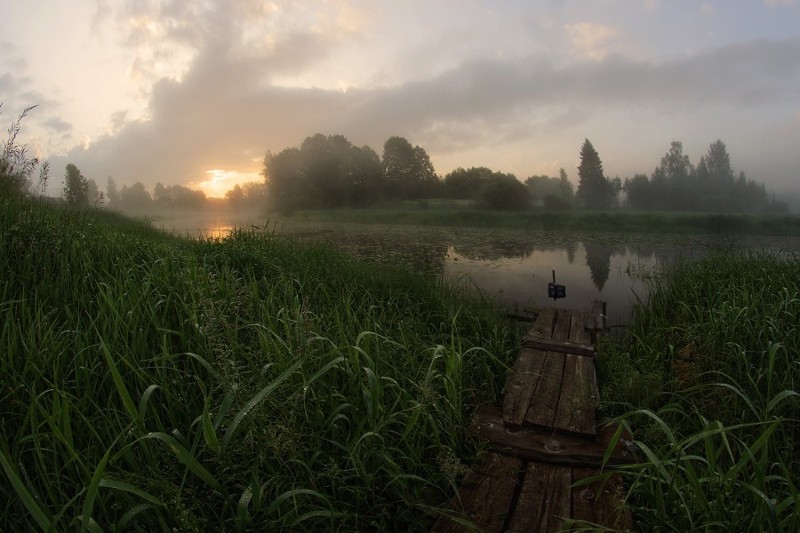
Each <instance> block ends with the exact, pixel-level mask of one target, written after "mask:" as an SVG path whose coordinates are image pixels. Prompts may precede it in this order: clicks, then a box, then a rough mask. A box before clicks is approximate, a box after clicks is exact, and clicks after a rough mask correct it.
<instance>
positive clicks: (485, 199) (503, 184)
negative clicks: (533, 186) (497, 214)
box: [475, 172, 531, 211]
mask: <svg viewBox="0 0 800 533" xmlns="http://www.w3.org/2000/svg"><path fill="white" fill-rule="evenodd" d="M475 203H476V205H477V206H478V207H482V208H484V209H494V210H501V211H523V210H525V209H529V208H530V207H531V197H530V194H529V193H528V187H526V186H525V184H523V183H522V182H521V181H519V180H518V179H517V177H516V176H514V175H513V174H503V173H501V172H495V173H494V174H492V175H491V176H490V177H489V178H487V179H486V181H485V183H484V184H483V186H482V187H481V191H480V193H479V194H478V197H477V198H476V200H475Z"/></svg>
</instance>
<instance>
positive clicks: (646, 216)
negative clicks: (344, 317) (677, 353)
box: [269, 200, 800, 237]
mask: <svg viewBox="0 0 800 533" xmlns="http://www.w3.org/2000/svg"><path fill="white" fill-rule="evenodd" d="M269 217H270V220H271V221H272V222H279V221H282V220H309V221H311V220H313V221H318V222H351V223H359V224H407V225H417V226H455V227H484V228H514V229H529V230H543V231H590V232H591V231H594V232H627V233H673V234H711V235H721V236H730V237H735V236H737V235H800V216H798V215H788V214H786V215H755V214H750V215H748V214H727V215H726V214H705V213H681V212H650V211H632V210H606V211H591V210H569V211H543V210H541V211H524V212H509V211H483V210H478V209H470V208H469V207H468V206H464V205H463V204H459V203H454V202H452V201H448V200H444V201H430V202H425V201H422V202H406V203H404V204H402V205H400V204H395V205H393V206H388V207H385V208H375V209H325V210H304V211H296V212H289V213H285V212H279V213H273V214H271V215H269Z"/></svg>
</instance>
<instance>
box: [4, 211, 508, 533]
mask: <svg viewBox="0 0 800 533" xmlns="http://www.w3.org/2000/svg"><path fill="white" fill-rule="evenodd" d="M1 202H2V205H1V206H0V208H1V209H0V271H1V272H3V275H2V278H1V279H0V312H2V315H3V320H2V325H0V346H2V349H0V353H2V355H1V356H0V376H1V378H0V379H2V383H1V384H0V467H2V468H0V471H1V472H2V473H0V523H2V524H3V525H4V528H6V529H8V530H9V531H21V530H27V529H30V528H31V527H32V525H33V524H35V525H36V526H38V527H39V528H41V529H44V530H53V531H64V530H70V529H80V528H81V527H83V528H86V529H89V530H122V529H139V530H148V531H153V530H156V531H158V530H164V531H169V530H173V529H177V530H180V531H206V530H209V529H210V528H212V527H214V528H217V527H221V528H224V529H241V530H249V529H254V530H269V529H276V528H283V529H290V530H291V529H295V530H328V529H337V530H387V529H389V530H407V529H416V530H418V529H424V528H426V527H428V526H429V525H430V524H431V523H432V521H433V520H434V519H435V517H436V516H437V512H438V509H437V508H438V507H439V506H440V505H441V506H443V505H444V504H445V503H446V501H447V500H448V499H449V498H450V497H451V496H452V495H453V494H454V491H455V484H454V481H455V480H456V479H457V478H458V476H459V475H460V474H461V473H463V470H464V468H465V466H464V465H465V463H466V462H467V461H469V460H470V459H471V457H472V454H473V453H474V452H475V443H474V442H473V441H471V440H470V439H469V438H466V435H465V431H466V427H467V421H468V420H469V417H470V414H471V411H472V410H473V409H474V407H475V406H476V405H478V404H480V403H482V402H486V401H491V400H494V399H495V398H496V397H497V396H498V394H499V388H500V387H501V386H502V382H503V379H504V374H505V365H506V364H507V362H508V360H509V357H510V356H512V355H513V352H514V349H515V342H516V331H514V329H513V328H512V327H510V326H509V325H508V324H506V323H504V322H501V321H500V320H499V319H498V318H497V317H498V316H499V313H498V312H497V309H495V308H494V307H493V306H492V305H491V303H487V302H475V301H474V300H471V299H469V298H468V297H466V296H465V294H464V293H463V292H462V291H460V290H459V289H458V287H454V286H450V285H447V284H444V283H442V282H441V281H439V280H436V279H432V278H424V277H420V276H418V275H412V274H407V273H404V272H402V271H399V270H392V269H387V268H386V267H381V268H380V269H377V268H375V267H371V266H368V265H363V264H358V263H355V262H353V261H351V260H349V259H348V258H346V257H344V256H343V255H341V254H339V253H336V252H334V251H332V250H331V249H329V248H325V247H315V246H302V247H301V246H299V245H296V244H295V243H293V242H291V241H289V240H286V239H283V238H280V237H276V236H270V235H257V234H253V233H248V232H243V231H239V232H235V233H234V234H233V235H232V236H231V237H230V238H229V239H226V240H224V241H212V240H205V241H192V240H187V239H178V238H173V237H169V236H166V235H163V234H161V233H159V232H156V231H153V230H151V229H150V228H149V227H147V226H144V225H140V224H136V223H133V222H131V221H129V220H127V219H124V218H122V217H118V216H115V215H111V214H98V213H94V212H72V211H66V210H59V209H55V208H48V207H44V206H38V205H36V204H35V203H29V202H25V201H12V200H8V199H6V200H2V201H1Z"/></svg>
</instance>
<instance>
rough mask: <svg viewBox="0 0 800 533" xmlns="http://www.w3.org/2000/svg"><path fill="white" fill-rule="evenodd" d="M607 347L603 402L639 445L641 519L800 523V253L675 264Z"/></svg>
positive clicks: (769, 527) (720, 524) (762, 526)
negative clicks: (626, 333)
mask: <svg viewBox="0 0 800 533" xmlns="http://www.w3.org/2000/svg"><path fill="white" fill-rule="evenodd" d="M607 352H608V355H607V356H606V357H605V358H601V359H600V361H601V366H600V375H599V381H600V383H601V385H604V387H603V389H604V390H603V397H604V408H605V410H606V412H607V413H609V414H615V413H616V414H618V415H619V419H621V420H624V421H625V422H626V423H628V424H629V425H630V427H632V428H633V430H634V436H635V439H636V441H637V444H638V446H639V448H640V452H641V453H640V457H641V462H640V463H639V464H636V465H633V466H631V467H629V468H627V469H626V470H624V475H625V477H626V479H627V481H628V483H629V488H630V492H629V501H628V503H629V505H630V506H631V509H632V510H633V511H634V516H635V521H636V523H637V528H641V529H642V530H657V531H693V530H723V529H727V530H736V531H800V490H799V489H798V480H800V454H798V453H797V449H798V446H800V256H797V255H785V254H783V255H781V254H749V255H738V256H731V255H721V256H717V257H713V258H710V259H707V260H704V261H701V262H699V263H693V264H689V263H684V264H681V265H678V266H677V267H676V268H675V269H674V270H673V271H671V272H668V273H666V275H665V276H664V277H661V278H658V279H656V280H655V281H654V287H653V291H652V292H651V295H650V300H649V302H648V303H647V304H642V305H640V306H638V307H637V308H636V316H635V319H634V323H633V326H632V328H631V335H630V340H629V341H628V342H627V343H625V344H622V345H617V346H613V345H612V346H609V347H608V349H607Z"/></svg>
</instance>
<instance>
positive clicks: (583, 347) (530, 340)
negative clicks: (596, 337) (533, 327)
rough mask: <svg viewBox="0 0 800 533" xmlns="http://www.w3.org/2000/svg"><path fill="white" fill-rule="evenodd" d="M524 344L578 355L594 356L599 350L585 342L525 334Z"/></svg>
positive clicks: (528, 346) (529, 346) (538, 348)
mask: <svg viewBox="0 0 800 533" xmlns="http://www.w3.org/2000/svg"><path fill="white" fill-rule="evenodd" d="M522 346H525V347H526V348H536V349H537V350H548V351H551V352H561V353H574V354H577V355H585V356H589V357H594V356H595V354H596V353H597V350H596V349H595V347H594V346H592V345H591V344H583V343H577V342H570V341H556V340H553V339H543V338H536V337H529V336H528V335H525V336H524V337H522Z"/></svg>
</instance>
